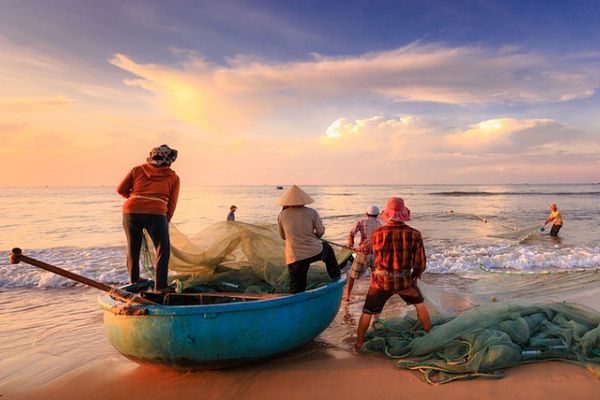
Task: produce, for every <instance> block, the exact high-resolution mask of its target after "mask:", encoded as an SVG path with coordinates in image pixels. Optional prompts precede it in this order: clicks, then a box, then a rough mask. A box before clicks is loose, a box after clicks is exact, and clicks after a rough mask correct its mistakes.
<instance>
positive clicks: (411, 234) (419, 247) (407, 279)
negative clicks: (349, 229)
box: [354, 197, 431, 351]
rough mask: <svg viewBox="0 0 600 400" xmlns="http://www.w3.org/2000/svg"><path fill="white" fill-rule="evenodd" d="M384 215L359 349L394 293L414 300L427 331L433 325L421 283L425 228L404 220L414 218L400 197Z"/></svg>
mask: <svg viewBox="0 0 600 400" xmlns="http://www.w3.org/2000/svg"><path fill="white" fill-rule="evenodd" d="M380 217H381V219H382V220H384V221H387V223H386V224H385V225H384V226H382V227H380V228H377V229H375V231H373V235H372V237H371V241H372V246H373V252H374V254H375V270H374V271H373V274H372V275H371V285H370V286H369V291H368V293H367V298H366V299H365V304H364V306H363V312H362V315H361V316H360V320H359V321H358V335H357V336H358V337H357V339H356V343H355V345H354V347H355V348H356V350H357V351H359V350H360V348H361V347H362V345H363V344H364V342H365V333H366V332H367V329H368V328H369V325H370V324H371V318H372V316H373V314H380V313H381V311H382V310H383V306H384V305H385V303H386V302H387V300H388V299H389V298H390V297H391V296H393V295H394V294H397V295H399V296H400V297H401V298H402V300H404V301H405V302H406V303H407V304H409V305H410V304H414V306H415V307H416V309H417V317H418V318H419V321H420V322H421V324H422V325H423V329H424V330H425V332H429V330H430V329H431V319H430V317H429V311H428V310H427V307H426V306H425V303H424V301H425V300H424V299H423V295H422V294H421V291H420V290H419V287H418V286H417V280H418V279H420V278H421V274H423V272H424V271H425V267H426V263H427V260H426V257H425V248H424V246H423V239H422V237H421V232H419V231H418V230H416V229H414V228H411V227H410V226H408V225H406V224H405V223H404V222H405V221H409V220H410V210H409V209H408V208H407V207H406V206H405V205H404V200H402V199H401V198H400V197H391V198H390V199H389V200H388V202H387V206H386V208H385V210H384V211H383V212H382V213H381V216H380Z"/></svg>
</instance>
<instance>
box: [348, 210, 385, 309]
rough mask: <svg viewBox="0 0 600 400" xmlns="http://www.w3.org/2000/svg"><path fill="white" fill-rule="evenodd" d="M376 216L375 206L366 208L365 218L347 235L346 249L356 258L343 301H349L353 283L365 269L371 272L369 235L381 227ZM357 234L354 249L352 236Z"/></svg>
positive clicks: (373, 258)
mask: <svg viewBox="0 0 600 400" xmlns="http://www.w3.org/2000/svg"><path fill="white" fill-rule="evenodd" d="M378 215H379V208H377V206H371V207H369V208H367V211H366V213H365V217H364V218H362V219H360V220H358V221H357V222H356V223H355V224H354V227H353V228H352V230H351V231H350V234H349V235H348V247H349V248H350V249H353V250H354V251H356V257H355V258H354V262H353V263H352V270H351V271H350V277H349V278H348V284H347V286H346V293H345V294H344V299H343V300H344V301H348V300H350V294H351V293H352V287H353V286H354V281H355V280H356V279H358V278H360V277H361V276H362V275H363V274H364V273H365V271H366V270H367V268H369V269H370V270H371V271H373V267H374V264H375V255H374V254H373V246H372V245H371V235H372V234H373V231H374V230H375V229H377V228H379V227H380V226H381V222H380V221H379V220H378V219H377V216H378ZM357 233H360V243H359V244H358V247H357V248H356V249H355V248H354V236H356V234H357Z"/></svg>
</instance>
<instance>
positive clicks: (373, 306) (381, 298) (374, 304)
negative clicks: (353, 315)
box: [363, 283, 425, 314]
mask: <svg viewBox="0 0 600 400" xmlns="http://www.w3.org/2000/svg"><path fill="white" fill-rule="evenodd" d="M395 294H397V295H398V296H400V297H401V298H402V300H404V301H405V302H406V304H409V305H411V304H421V303H423V302H424V301H425V299H423V295H422V294H421V290H420V289H419V287H418V286H417V284H416V283H415V284H414V285H413V286H411V287H409V288H407V289H403V290H398V291H385V290H379V289H377V288H374V287H373V286H370V287H369V291H368V292H367V298H366V299H365V305H364V306H363V313H365V314H380V313H381V311H382V310H383V306H384V305H385V303H386V302H387V301H388V299H389V298H390V297H392V296H393V295H395Z"/></svg>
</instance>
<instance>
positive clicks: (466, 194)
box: [428, 191, 600, 197]
mask: <svg viewBox="0 0 600 400" xmlns="http://www.w3.org/2000/svg"><path fill="white" fill-rule="evenodd" d="M428 194H429V195H431V196H446V197H471V196H481V197H485V196H600V192H534V191H528V192H481V191H450V192H431V193H428Z"/></svg>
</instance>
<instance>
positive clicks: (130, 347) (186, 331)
mask: <svg viewBox="0 0 600 400" xmlns="http://www.w3.org/2000/svg"><path fill="white" fill-rule="evenodd" d="M345 282H346V279H345V276H343V277H342V278H340V279H339V280H337V281H335V282H332V283H330V284H328V285H325V286H322V287H319V288H316V289H313V290H308V291H306V292H303V293H298V294H294V295H284V296H280V297H270V298H262V299H261V298H256V299H244V300H246V301H236V302H229V303H221V304H194V305H159V304H156V305H147V304H134V305H129V306H127V305H126V303H125V302H123V301H120V300H115V299H114V298H113V297H111V296H110V295H105V296H101V297H100V298H99V303H100V307H101V308H102V309H103V310H104V327H105V330H106V334H107V336H108V339H109V341H110V342H111V343H112V345H113V346H114V347H115V348H116V349H117V350H118V351H119V352H120V353H121V354H123V355H124V356H125V357H127V358H129V359H131V360H134V361H137V362H140V363H154V364H165V365H170V366H176V367H195V368H205V369H218V368H226V367H231V366H235V365H240V364H245V363H248V362H254V361H258V360H261V359H265V358H269V357H273V356H275V355H278V354H281V353H284V352H287V351H289V350H292V349H295V348H297V347H300V346H302V345H304V344H306V343H308V342H310V341H311V340H313V339H314V338H315V337H317V336H318V335H319V334H320V333H321V332H323V330H325V328H327V327H328V326H329V324H330V323H331V321H333V319H334V318H335V316H336V314H337V312H338V310H339V307H340V304H341V299H342V292H343V289H344V284H345ZM121 289H123V290H125V291H129V292H133V291H134V290H136V289H137V288H135V287H133V286H125V287H122V288H121ZM175 297H176V295H175ZM200 297H201V296H200Z"/></svg>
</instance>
